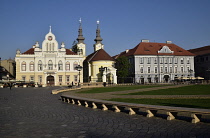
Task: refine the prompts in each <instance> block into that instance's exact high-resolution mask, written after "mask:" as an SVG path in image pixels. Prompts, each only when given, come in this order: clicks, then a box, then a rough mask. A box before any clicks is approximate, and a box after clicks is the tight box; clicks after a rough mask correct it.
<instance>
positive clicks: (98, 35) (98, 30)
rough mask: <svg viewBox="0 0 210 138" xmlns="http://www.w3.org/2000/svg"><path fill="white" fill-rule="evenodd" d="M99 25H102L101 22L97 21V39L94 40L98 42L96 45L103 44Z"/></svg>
mask: <svg viewBox="0 0 210 138" xmlns="http://www.w3.org/2000/svg"><path fill="white" fill-rule="evenodd" d="M99 23H100V21H99V20H97V29H96V39H95V40H94V41H95V42H96V44H98V43H101V41H102V40H103V39H102V38H101V34H100V28H99Z"/></svg>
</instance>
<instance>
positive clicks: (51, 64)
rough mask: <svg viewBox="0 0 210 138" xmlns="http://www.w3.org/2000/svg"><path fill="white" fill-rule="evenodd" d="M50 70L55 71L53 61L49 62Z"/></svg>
mask: <svg viewBox="0 0 210 138" xmlns="http://www.w3.org/2000/svg"><path fill="white" fill-rule="evenodd" d="M48 69H49V70H53V62H52V60H49V61H48Z"/></svg>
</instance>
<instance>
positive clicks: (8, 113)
mask: <svg viewBox="0 0 210 138" xmlns="http://www.w3.org/2000/svg"><path fill="white" fill-rule="evenodd" d="M52 89H53V88H50V87H46V88H13V89H12V90H11V91H10V90H9V89H8V88H4V89H0V137H1V138H2V137H3V138H13V137H14V138H45V137H46V138H48V137H52V138H83V137H84V138H91V137H93V138H94V137H100V138H103V137H104V138H107V137H108V138H112V137H113V138H117V137H121V138H124V137H125V138H129V137H131V138H135V137H136V138H141V137H145V138H147V137H155V138H156V137H170V138H171V137H210V131H209V130H210V124H209V123H197V124H192V123H190V122H186V121H180V120H172V121H167V120H165V119H161V118H156V117H153V118H146V117H144V116H141V115H132V116H130V115H128V114H125V113H114V112H112V111H102V110H99V109H90V108H85V107H83V106H78V105H72V104H67V103H64V102H62V101H61V100H59V98H60V96H59V94H58V95H52V94H51V90H52Z"/></svg>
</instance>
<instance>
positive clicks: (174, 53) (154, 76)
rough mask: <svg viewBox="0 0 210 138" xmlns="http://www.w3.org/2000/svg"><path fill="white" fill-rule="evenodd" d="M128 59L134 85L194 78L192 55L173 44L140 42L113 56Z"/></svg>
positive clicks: (167, 42)
mask: <svg viewBox="0 0 210 138" xmlns="http://www.w3.org/2000/svg"><path fill="white" fill-rule="evenodd" d="M120 56H126V57H128V60H129V63H130V64H131V67H130V71H129V72H130V77H133V82H136V83H145V82H146V83H158V82H170V81H172V80H175V79H186V78H188V79H190V78H192V77H194V54H192V53H190V52H188V51H187V50H184V49H183V48H181V47H179V46H177V45H175V44H173V43H172V42H171V41H166V43H154V42H149V40H142V42H141V43H139V44H138V45H137V46H136V47H134V48H133V49H129V50H126V51H124V52H122V53H120V54H119V55H117V56H115V58H118V57H120Z"/></svg>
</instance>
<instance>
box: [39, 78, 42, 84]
mask: <svg viewBox="0 0 210 138" xmlns="http://www.w3.org/2000/svg"><path fill="white" fill-rule="evenodd" d="M38 78H39V84H41V83H42V76H38Z"/></svg>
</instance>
